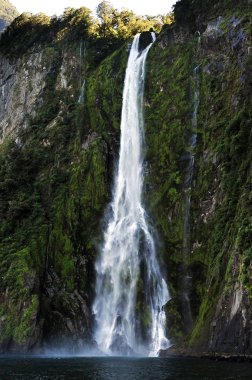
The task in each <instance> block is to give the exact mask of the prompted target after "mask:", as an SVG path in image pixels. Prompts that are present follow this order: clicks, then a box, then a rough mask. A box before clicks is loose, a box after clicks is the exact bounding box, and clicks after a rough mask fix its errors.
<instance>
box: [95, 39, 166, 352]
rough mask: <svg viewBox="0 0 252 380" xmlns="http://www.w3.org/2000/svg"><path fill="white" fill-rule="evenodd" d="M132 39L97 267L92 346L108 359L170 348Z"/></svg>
mask: <svg viewBox="0 0 252 380" xmlns="http://www.w3.org/2000/svg"><path fill="white" fill-rule="evenodd" d="M151 36H152V42H151V43H150V44H149V45H148V46H147V47H146V48H144V49H143V50H141V46H140V38H141V37H140V34H138V35H136V36H135V38H134V40H133V43H132V46H131V50H130V54H129V59H128V64H127V69H126V75H125V82H124V90H123V105H122V114H121V139H120V153H119V163H118V169H117V173H116V176H115V184H114V192H113V200H112V202H111V205H110V208H111V215H110V218H109V220H108V223H107V226H106V228H105V232H104V241H103V246H102V249H101V254H100V257H99V259H98V260H97V263H96V277H97V280H96V298H95V302H94V305H93V313H94V315H95V321H96V326H95V335H94V338H95V341H96V342H97V344H98V347H99V349H100V350H101V351H102V352H104V353H106V354H108V355H122V356H132V355H139V354H140V355H147V356H157V355H158V353H159V351H160V350H165V349H167V348H168V347H169V345H170V344H169V341H168V339H167V338H166V332H165V329H166V315H165V311H164V305H165V304H166V303H167V302H168V300H169V298H170V297H169V293H168V288H167V285H166V282H165V280H164V278H163V275H162V273H161V271H160V267H159V263H158V260H157V256H156V249H155V241H154V238H153V233H152V228H151V225H150V223H149V221H148V216H147V215H146V212H145V209H144V206H143V203H142V188H143V180H144V179H143V154H142V148H143V141H144V119H143V94H144V81H145V65H146V59H147V55H148V52H149V50H150V48H151V46H152V44H153V42H154V41H155V33H151Z"/></svg>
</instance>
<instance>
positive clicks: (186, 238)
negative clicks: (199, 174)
mask: <svg viewBox="0 0 252 380" xmlns="http://www.w3.org/2000/svg"><path fill="white" fill-rule="evenodd" d="M200 41H201V36H200V33H199V32H197V48H199V46H200ZM199 68H200V66H197V67H195V68H194V69H193V77H192V89H193V113H192V132H191V136H190V139H189V144H188V145H189V153H188V157H187V161H188V164H187V167H186V173H185V180H184V221H183V247H182V254H183V262H184V268H183V272H184V273H183V274H182V276H183V278H182V293H183V294H182V303H183V315H184V321H185V327H186V329H187V330H188V332H189V331H190V329H191V327H192V324H193V317H192V312H191V305H190V298H189V293H190V287H191V277H190V276H189V274H188V272H187V269H186V260H187V256H188V255H189V253H190V240H191V228H190V213H191V189H192V181H193V173H194V164H195V148H196V145H197V126H198V110H199V104H200V79H199Z"/></svg>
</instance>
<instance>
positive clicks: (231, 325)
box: [208, 283, 252, 355]
mask: <svg viewBox="0 0 252 380" xmlns="http://www.w3.org/2000/svg"><path fill="white" fill-rule="evenodd" d="M251 315H252V306H251V302H250V299H249V296H248V293H247V292H246V291H245V290H244V289H243V287H242V286H241V284H238V283H237V284H236V285H235V287H234V288H233V289H231V290H229V291H228V292H227V293H226V294H224V295H223V296H222V297H221V299H220V301H219V303H218V306H217V311H216V315H215V318H214V319H213V321H212V323H211V339H210V342H209V347H208V349H209V351H211V352H213V351H215V352H226V353H232V354H242V355H250V354H251V347H252V328H251V327H252V320H251Z"/></svg>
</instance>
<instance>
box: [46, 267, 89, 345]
mask: <svg viewBox="0 0 252 380" xmlns="http://www.w3.org/2000/svg"><path fill="white" fill-rule="evenodd" d="M41 297H42V300H41V315H40V319H41V321H42V323H43V341H42V344H41V349H42V350H45V351H46V350H50V349H52V348H56V349H57V348H61V349H64V348H65V349H67V350H68V351H70V352H78V351H79V350H81V349H83V348H84V347H85V346H86V345H87V344H91V342H92V336H91V314H90V309H89V307H88V305H87V301H86V299H85V295H84V294H82V295H81V294H80V293H79V292H78V290H74V291H73V292H72V293H70V292H69V291H67V290H66V289H65V288H64V285H63V284H62V283H61V281H60V280H59V278H58V276H57V274H56V272H55V271H54V270H52V269H50V270H49V271H48V274H47V279H46V282H45V284H44V290H43V293H42V296H41Z"/></svg>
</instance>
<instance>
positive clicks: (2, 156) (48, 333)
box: [0, 0, 252, 354]
mask: <svg viewBox="0 0 252 380" xmlns="http://www.w3.org/2000/svg"><path fill="white" fill-rule="evenodd" d="M185 3H186V2H185V1H184V0H182V1H180V2H178V3H177V5H176V6H175V20H176V22H175V24H173V25H171V26H165V27H163V30H162V31H161V33H160V34H159V35H158V37H157V40H156V42H155V45H154V46H153V48H152V49H151V51H150V53H149V56H148V62H147V75H146V85H145V139H146V146H147V149H146V152H145V162H146V163H145V203H146V207H147V209H148V211H149V214H150V216H151V218H152V220H153V222H154V224H155V228H156V232H157V241H158V242H159V245H158V253H159V258H160V261H161V263H162V266H163V268H164V270H165V272H166V275H167V279H168V284H169V288H170V292H171V295H172V300H171V301H170V302H169V303H168V304H167V306H166V312H167V316H168V326H167V329H168V334H169V337H170V339H171V341H172V342H173V344H174V346H175V347H180V348H184V349H187V350H191V351H193V352H196V351H198V352H202V351H208V352H220V353H221V352H229V353H235V354H252V335H251V331H252V329H251V324H252V306H251V305H252V302H251V297H252V286H251V284H252V266H251V260H252V248H251V246H252V220H251V213H250V209H251V175H252V167H251V162H252V160H251V159H252V157H251V152H252V149H251V144H252V140H251V139H252V135H251V95H250V94H251V85H252V78H251V64H252V48H251V30H250V27H251V4H250V2H248V1H241V3H240V4H238V5H237V4H235V3H234V2H233V1H226V2H225V6H223V4H222V3H223V2H219V1H213V2H211V4H210V3H209V1H208V2H206V5H205V7H204V6H203V5H202V2H200V1H189V2H187V3H188V4H187V5H186V4H185ZM188 7H189V8H188ZM185 9H186V10H187V12H186V13H185ZM185 15H186V16H185ZM43 28H44V29H43V30H45V36H46V37H45V38H44V40H43V39H42V40H41V37H39V38H37V40H36V38H31V37H30V36H29V43H28V42H27V46H26V45H25V44H23V46H22V47H21V48H20V47H18V49H16V50H15V48H14V47H13V46H14V45H15V44H14V45H13V44H12V46H11V47H10V46H9V45H8V43H7V42H6V39H5V40H2V41H3V42H2V44H1V56H0V82H1V86H2V90H1V93H0V98H1V102H0V114H1V120H0V139H1V145H0V194H1V198H0V214H1V226H0V236H1V241H0V260H1V263H2V264H1V268H0V351H2V352H7V351H11V352H20V351H21V352H27V351H29V352H34V351H36V352H37V351H39V350H51V349H53V348H57V349H59V348H68V350H69V347H71V350H72V351H73V352H74V351H78V350H81V349H83V348H85V347H87V346H92V345H93V344H94V343H93V341H92V324H93V321H92V315H91V304H92V300H93V295H94V262H95V258H96V256H97V252H98V250H99V244H100V242H101V236H102V234H101V231H102V224H103V221H104V218H105V219H106V206H107V204H108V202H109V200H110V196H111V187H112V178H113V171H114V167H115V165H116V160H117V153H118V146H119V137H120V114H121V101H122V89H123V81H124V75H125V68H126V62H127V56H128V51H129V49H128V43H130V41H128V42H127V43H120V44H117V45H115V46H112V47H111V46H110V47H109V49H107V50H106V52H105V53H104V51H103V53H102V54H101V48H100V45H99V43H98V42H97V41H94V40H89V39H88V38H87V37H86V35H85V34H81V33H79V34H78V35H77V37H76V36H75V37H71V38H72V39H70V40H69V39H68V40H67V39H64V38H62V37H60V36H61V35H60V33H58V34H57V36H56V34H55V31H54V29H53V27H52V26H51V27H48V26H47V24H46V25H45V26H44V24H43ZM50 28H51V29H50ZM21 32H22V33H26V31H24V30H23V31H21ZM61 33H63V32H61ZM56 37H57V38H56ZM5 38H6V37H5ZM146 38H148V37H147V36H146ZM7 41H8V40H7ZM27 41H28V40H27ZM15 46H16V45H15ZM111 50H113V52H112V53H111ZM196 68H197V80H196V79H195V75H194V74H195V69H196ZM196 91H197V92H198V95H199V105H198V108H197V114H196V115H195V112H194V111H195V93H196ZM80 95H81V96H80ZM195 117H197V124H195V121H194V122H193V118H195ZM193 135H197V142H196V144H194V145H192V143H191V139H192V136H193ZM192 157H193V170H192V178H191V181H190V184H189V185H188V184H186V183H187V182H188V181H187V176H188V168H189V164H190V162H192ZM188 199H189V200H190V202H189V203H188ZM188 226H190V228H189V227H188ZM189 314H190V318H189Z"/></svg>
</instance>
